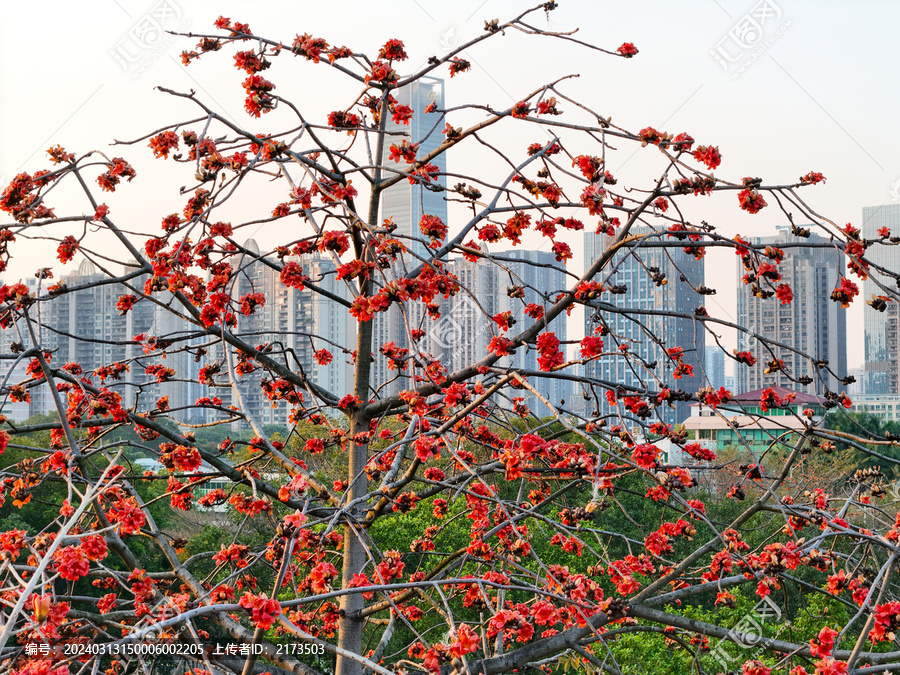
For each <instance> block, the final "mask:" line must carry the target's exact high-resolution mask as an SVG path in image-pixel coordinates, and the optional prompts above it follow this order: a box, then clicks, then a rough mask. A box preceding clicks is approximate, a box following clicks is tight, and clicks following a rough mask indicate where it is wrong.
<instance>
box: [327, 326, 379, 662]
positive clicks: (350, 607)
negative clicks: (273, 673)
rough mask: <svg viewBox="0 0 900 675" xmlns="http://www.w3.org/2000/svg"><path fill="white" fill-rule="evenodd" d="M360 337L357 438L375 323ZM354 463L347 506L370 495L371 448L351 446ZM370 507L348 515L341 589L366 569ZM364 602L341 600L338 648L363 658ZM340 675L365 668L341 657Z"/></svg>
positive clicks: (353, 429)
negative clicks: (365, 521)
mask: <svg viewBox="0 0 900 675" xmlns="http://www.w3.org/2000/svg"><path fill="white" fill-rule="evenodd" d="M358 330H359V332H358V334H357V341H356V344H357V352H356V353H357V364H356V381H355V383H354V388H353V389H354V393H355V394H356V395H357V396H358V397H359V398H360V399H362V402H363V403H362V406H363V410H361V411H358V412H356V413H354V414H353V416H352V418H351V423H350V435H351V436H353V435H355V434H358V433H360V432H363V431H368V429H369V419H368V416H367V414H366V412H365V405H366V403H367V402H368V400H369V391H368V390H369V373H370V370H371V361H370V359H369V358H366V357H368V356H369V354H371V352H372V333H373V327H372V322H371V321H366V322H364V323H361V324H360V325H359V329H358ZM350 447H351V449H350V458H349V459H350V462H349V464H350V465H349V467H348V471H347V476H348V478H349V480H350V481H351V482H350V486H349V488H348V491H347V497H346V499H347V503H349V504H353V503H354V502H356V500H360V499H362V498H363V497H365V495H366V492H367V491H368V478H367V476H366V471H365V469H366V462H367V461H368V454H369V453H368V447H367V446H365V445H359V444H356V443H352V444H351V446H350ZM365 510H366V505H365V503H364V502H360V503H358V504H356V505H354V506H353V507H352V509H350V512H349V513H348V514H347V521H348V522H347V523H346V524H345V525H344V564H343V569H342V570H341V588H348V587H349V585H350V580H351V579H353V575H354V574H359V573H361V572H362V571H363V568H364V567H365V565H366V550H365V548H364V546H363V543H362V541H361V540H360V538H359V534H358V528H355V527H354V521H355V522H361V521H362V516H363V514H365ZM363 606H364V600H363V596H362V593H351V594H348V595H345V596H343V597H342V598H341V602H340V608H341V618H340V620H339V621H338V647H340V648H342V649H345V650H347V651H348V652H350V653H353V654H362V638H363V626H364V624H365V619H363V618H361V617H359V613H360V611H361V610H362V609H363ZM335 672H336V675H361V673H362V672H363V669H362V664H360V663H359V662H357V661H353V660H351V659H347V658H344V657H342V656H338V657H337V668H336V671H335Z"/></svg>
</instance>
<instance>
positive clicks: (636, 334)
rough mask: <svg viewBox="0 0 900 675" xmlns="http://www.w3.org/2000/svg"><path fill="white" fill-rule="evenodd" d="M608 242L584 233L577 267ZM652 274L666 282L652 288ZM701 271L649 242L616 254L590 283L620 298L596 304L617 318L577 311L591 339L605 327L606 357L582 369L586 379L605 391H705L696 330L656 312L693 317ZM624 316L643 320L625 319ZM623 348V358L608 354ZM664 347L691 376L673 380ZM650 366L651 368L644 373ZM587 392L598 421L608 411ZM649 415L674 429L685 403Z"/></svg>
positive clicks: (701, 338)
mask: <svg viewBox="0 0 900 675" xmlns="http://www.w3.org/2000/svg"><path fill="white" fill-rule="evenodd" d="M650 231H651V230H650V229H649V228H647V227H640V228H632V230H631V234H647V233H649V232H650ZM611 242H612V238H611V237H608V236H606V235H598V234H594V233H592V232H587V231H586V232H585V235H584V251H585V267H588V266H590V265H591V264H592V263H593V262H594V261H595V260H596V259H597V257H599V256H600V255H601V254H602V252H603V251H604V250H605V249H606V247H607V246H608V245H609V244H610V243H611ZM652 268H656V271H657V272H658V273H660V274H664V275H665V277H666V281H667V283H665V284H662V285H657V284H656V283H655V282H654V280H653V278H652V277H651V271H652ZM704 269H705V267H704V259H703V258H701V259H700V260H697V259H696V258H695V257H694V256H693V255H690V254H688V253H684V252H683V251H682V250H681V249H680V248H654V247H653V243H652V242H650V243H648V244H647V245H646V246H639V247H637V248H633V247H632V248H625V249H623V250H621V251H619V252H617V253H616V254H615V256H614V257H613V259H612V260H611V262H610V263H609V264H608V265H607V267H606V269H604V270H603V271H601V272H600V274H598V275H597V276H596V277H595V281H602V282H604V283H606V284H607V285H618V286H623V287H624V292H623V293H619V294H611V293H604V295H603V296H602V298H601V299H602V300H603V301H604V302H606V303H610V304H613V305H615V306H616V307H617V308H619V309H620V310H622V311H603V310H602V309H601V310H598V311H596V312H592V311H590V309H586V310H585V327H584V328H585V334H586V335H591V334H593V332H594V329H595V328H596V327H597V325H598V324H599V323H601V322H602V323H603V324H605V325H606V327H607V328H608V329H609V335H608V336H607V337H605V338H604V340H605V342H606V349H605V351H606V352H609V353H611V354H610V355H609V356H604V357H601V358H600V359H597V360H595V361H591V362H590V363H588V364H586V365H585V375H586V377H587V378H588V379H594V378H596V379H599V380H601V381H604V382H607V383H609V384H610V385H611V386H616V385H620V386H623V387H633V388H636V389H638V390H649V391H659V390H660V389H661V388H662V387H663V386H668V387H669V388H672V389H683V390H685V391H688V392H690V393H694V392H696V391H697V390H698V389H700V388H702V387H703V386H704V385H705V384H706V381H705V380H704V378H703V374H702V369H701V364H703V363H704V354H705V339H706V338H705V335H704V331H703V329H702V327H701V326H699V325H698V324H695V323H694V321H693V320H692V319H689V318H677V317H672V316H665V315H663V314H661V313H659V311H660V310H668V311H671V312H677V313H681V314H686V315H691V314H693V312H694V309H696V308H697V307H698V306H699V305H701V304H703V303H702V297H701V296H700V295H698V294H697V293H696V292H695V290H694V289H696V288H697V287H699V286H701V285H703V281H704ZM627 310H642V311H645V312H647V313H640V314H639V313H629V312H628V311H627ZM651 312H652V313H651ZM626 345H627V350H628V352H629V353H630V356H626V355H624V354H623V353H616V352H617V351H619V349H620V347H624V346H626ZM671 347H681V348H682V349H683V350H684V363H685V364H686V365H689V366H691V367H692V368H693V372H694V376H693V377H688V376H684V377H681V378H680V379H676V378H674V376H673V366H672V364H671V362H670V360H669V359H668V357H667V356H666V355H665V350H666V349H669V348H671ZM636 357H637V358H636ZM641 363H643V364H646V365H641ZM654 364H655V365H654ZM651 365H653V366H654V367H652V368H650V367H649V366H651ZM587 393H588V394H591V393H593V395H595V396H597V398H598V405H599V410H600V412H601V414H608V413H611V412H613V409H612V408H611V406H610V405H609V404H608V403H607V401H606V397H605V392H604V391H602V390H600V389H597V390H595V391H594V392H590V391H589V392H587ZM657 414H658V415H659V416H660V417H661V418H662V419H663V420H664V421H665V422H667V423H670V424H672V423H679V422H682V421H683V420H684V419H685V418H687V417H688V416H689V415H690V408H689V406H688V404H687V403H685V402H679V403H676V404H675V407H674V408H670V407H668V406H666V405H664V406H661V407H659V408H658V409H657Z"/></svg>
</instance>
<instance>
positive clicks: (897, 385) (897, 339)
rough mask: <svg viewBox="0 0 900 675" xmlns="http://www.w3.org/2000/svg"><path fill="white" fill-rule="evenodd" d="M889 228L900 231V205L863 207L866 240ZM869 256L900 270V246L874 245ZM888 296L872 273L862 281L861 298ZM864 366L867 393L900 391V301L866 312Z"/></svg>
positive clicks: (886, 281)
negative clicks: (883, 228)
mask: <svg viewBox="0 0 900 675" xmlns="http://www.w3.org/2000/svg"><path fill="white" fill-rule="evenodd" d="M882 227H886V228H888V229H889V230H890V231H891V234H892V235H893V236H897V234H898V233H900V204H897V203H894V204H882V205H881V206H864V207H863V210H862V227H861V228H860V231H861V232H860V234H861V235H862V237H863V238H864V239H869V240H877V239H879V238H880V235H879V234H878V230H880V229H881V228H882ZM866 258H868V259H869V260H871V262H872V263H874V264H875V265H878V266H879V267H883V268H885V269H889V270H898V269H900V247H897V246H871V247H869V248H868V249H867V250H866ZM874 274H875V277H876V278H877V279H878V281H880V282H881V283H882V284H883V285H885V286H886V287H888V288H891V289H893V290H894V291H896V290H897V286H896V282H894V281H892V280H891V279H885V278H884V277H883V276H881V275H879V274H878V273H877V272H874ZM877 295H885V292H884V290H883V289H882V288H881V287H880V286H879V285H878V284H877V283H876V282H875V280H874V279H873V278H872V276H871V275H870V276H869V278H868V279H866V280H865V281H863V282H862V300H863V301H868V300H870V299H871V298H872V296H877ZM863 322H864V331H865V366H864V372H863V387H862V388H863V392H864V393H865V394H867V395H877V394H895V395H896V394H900V303H896V302H888V303H887V304H886V306H885V310H884V311H883V312H878V311H876V310H874V309H872V308H867V309H866V312H865V318H864V320H863Z"/></svg>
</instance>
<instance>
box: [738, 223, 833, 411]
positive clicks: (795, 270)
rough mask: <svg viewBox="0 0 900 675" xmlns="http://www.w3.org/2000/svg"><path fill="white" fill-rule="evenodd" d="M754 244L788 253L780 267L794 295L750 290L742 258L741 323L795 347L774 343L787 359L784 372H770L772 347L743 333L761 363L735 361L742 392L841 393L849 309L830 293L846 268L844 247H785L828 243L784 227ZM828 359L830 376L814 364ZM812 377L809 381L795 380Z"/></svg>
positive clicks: (746, 344) (741, 342)
mask: <svg viewBox="0 0 900 675" xmlns="http://www.w3.org/2000/svg"><path fill="white" fill-rule="evenodd" d="M752 242H753V243H754V244H759V245H763V246H765V245H771V246H775V247H776V248H779V249H782V250H783V251H784V260H783V261H782V262H781V263H780V264H779V265H778V272H779V273H780V274H781V280H780V281H779V282H778V283H787V284H789V285H790V287H791V290H792V291H793V293H794V299H793V300H792V301H791V302H790V303H788V304H786V305H783V304H781V302H780V301H779V300H778V299H777V298H775V297H771V298H766V299H760V298H757V297H756V296H754V295H752V294H751V291H750V287H749V286H747V285H746V284H744V283H743V282H742V281H741V279H742V277H743V276H744V275H745V274H746V271H745V270H744V266H743V265H742V264H741V263H740V260H738V261H737V286H738V291H737V315H738V323H739V324H740V325H741V326H744V327H746V328H747V329H748V330H749V331H751V332H752V333H753V334H755V335H761V336H762V337H763V338H765V339H766V340H771V341H773V342H779V343H782V344H785V345H789V346H790V347H791V349H784V348H781V347H777V346H772V347H771V350H772V351H774V353H775V355H776V357H777V358H778V359H779V360H781V361H784V364H785V370H783V371H775V372H770V373H768V374H767V373H766V372H765V370H766V364H768V363H769V362H770V361H771V360H772V353H771V352H770V351H769V347H767V346H766V345H763V344H762V342H761V341H760V340H758V339H757V338H756V337H755V336H754V335H751V334H748V333H742V334H739V336H738V344H739V347H740V349H742V350H748V351H750V352H751V353H752V354H753V356H754V357H756V360H757V364H756V365H755V366H752V367H747V366H745V365H743V364H736V365H735V376H736V379H737V393H739V394H745V393H747V392H748V391H753V390H755V389H760V388H763V387H770V386H778V387H784V388H786V389H792V390H794V391H800V392H803V393H807V394H814V395H818V396H821V395H823V394H824V393H825V390H826V388H827V389H830V390H832V391H838V392H840V391H842V390H843V385H841V383H840V382H839V380H838V378H843V377H845V376H846V375H847V314H846V312H847V310H846V309H843V308H841V306H840V304H838V303H836V302H834V301H832V300H831V292H832V290H834V287H835V286H836V285H837V280H838V275H839V274H840V273H841V270H842V267H843V266H844V256H843V254H842V252H841V250H840V249H839V248H830V247H824V248H803V249H796V248H784V246H785V244H788V243H801V244H803V243H810V244H824V243H826V240H825V239H824V238H822V237H819V236H817V235H815V234H812V235H810V237H809V238H808V239H801V238H799V237H795V236H793V235H792V234H791V233H790V232H789V231H788V230H781V231H780V232H779V233H778V235H777V236H775V237H754V238H753V239H752ZM813 360H815V361H819V360H823V361H828V365H829V367H830V368H831V370H832V371H834V372H835V373H837V375H838V377H835V376H834V375H831V374H830V373H829V372H828V371H827V370H825V369H824V368H818V367H817V366H816V364H815V363H814V362H813ZM800 377H809V378H812V382H811V383H810V384H809V385H806V386H804V385H801V384H799V383H797V382H796V381H795V380H796V379H797V378H800Z"/></svg>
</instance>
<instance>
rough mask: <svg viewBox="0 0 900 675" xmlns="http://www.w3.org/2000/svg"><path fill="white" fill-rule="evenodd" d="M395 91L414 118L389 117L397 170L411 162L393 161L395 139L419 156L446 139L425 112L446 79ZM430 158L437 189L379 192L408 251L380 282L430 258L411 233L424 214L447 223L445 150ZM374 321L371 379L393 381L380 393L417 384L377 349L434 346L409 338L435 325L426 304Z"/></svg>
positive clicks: (384, 214)
mask: <svg viewBox="0 0 900 675" xmlns="http://www.w3.org/2000/svg"><path fill="white" fill-rule="evenodd" d="M393 96H394V98H395V99H397V102H398V103H399V104H402V105H407V106H409V107H410V108H412V111H413V117H412V120H410V122H409V124H398V123H396V122H394V121H393V119H390V118H389V119H388V120H387V124H386V126H385V131H386V134H385V137H384V141H383V143H384V164H385V166H387V167H388V168H393V169H395V170H396V171H405V170H406V169H407V167H408V166H409V165H408V164H406V162H404V161H401V162H391V161H390V159H389V153H388V151H387V148H388V147H389V146H390V145H391V144H392V143H393V144H397V145H400V143H401V141H403V140H404V139H405V140H408V141H409V142H410V143H419V149H418V152H417V156H418V157H420V158H421V157H424V156H425V155H427V154H428V153H429V152H431V151H433V150H435V149H436V148H437V147H438V146H440V145H441V143H443V141H444V136H443V135H442V134H441V131H442V130H443V125H442V123H441V120H442V118H441V114H440V113H438V112H431V113H426V112H425V109H426V108H427V107H428V106H429V105H430V104H431V103H434V104H435V105H436V107H437V108H439V109H443V107H444V81H443V80H441V79H438V78H433V77H423V78H420V79H419V80H417V81H416V82H413V83H411V84H409V85H407V86H405V87H403V88H401V89H398V90H396V91H395V92H393ZM431 163H432V164H434V165H435V166H437V167H438V169H439V171H440V175H439V176H438V177H437V178H436V179H435V180H433V181H432V183H431V184H432V185H434V186H437V187H439V188H441V189H440V190H439V191H433V190H429V189H428V188H426V187H425V186H424V185H422V184H419V183H416V184H411V183H410V182H409V180H407V179H406V178H404V179H403V180H401V181H399V182H397V183H395V184H394V185H392V186H391V187H389V188H388V189H387V190H385V191H384V192H383V193H382V195H381V218H382V219H387V218H391V219H392V220H393V222H394V225H395V226H396V229H395V230H394V236H395V237H397V238H398V239H400V240H401V241H402V242H403V244H404V246H406V247H407V249H409V252H410V253H409V254H407V255H404V256H401V257H400V261H399V262H398V264H397V267H396V269H394V270H385V271H384V273H385V277H386V278H382V279H378V281H379V282H380V283H387V282H390V281H393V280H394V279H395V278H398V277H400V276H403V275H404V274H405V273H406V272H407V271H409V270H411V269H414V268H416V267H417V266H418V265H419V264H420V263H421V259H423V258H424V259H427V257H428V251H429V249H428V248H427V247H426V246H425V245H424V244H423V243H421V242H419V241H413V240H412V238H418V239H422V238H423V235H422V233H421V231H420V230H419V221H420V220H421V218H422V216H423V215H426V214H427V215H432V216H437V217H439V218H440V219H441V220H442V221H443V222H444V223H445V224H446V223H447V202H446V201H445V196H446V192H445V191H444V190H446V188H447V178H446V176H445V175H444V174H445V173H446V171H447V160H446V157H445V156H444V155H441V156H440V157H437V158H435V159H434V160H432V161H431ZM389 174H390V172H386V173H385V175H389ZM373 321H374V331H375V334H374V344H373V345H372V347H373V351H374V352H375V362H374V363H373V364H372V380H371V381H372V382H373V384H374V385H375V386H376V387H378V386H381V385H383V384H384V383H387V382H389V384H388V385H387V386H385V387H383V388H382V389H381V391H380V392H379V393H380V394H381V395H390V394H396V393H398V392H399V391H401V390H403V389H411V388H413V382H412V381H411V380H410V375H411V373H410V372H409V370H406V371H402V372H399V373H398V372H397V371H394V370H390V369H389V368H388V360H387V359H386V358H384V357H383V356H382V355H381V354H380V353H379V350H380V349H381V347H382V345H384V344H385V343H388V342H393V343H394V344H396V345H397V347H399V348H401V349H409V350H410V352H417V351H421V350H426V351H427V350H428V348H429V346H433V345H431V343H430V341H429V340H424V341H421V342H419V343H413V342H412V340H410V331H411V330H415V329H420V330H424V331H425V332H426V333H429V332H430V331H431V329H432V320H431V319H430V318H429V317H428V316H427V315H426V313H425V308H424V306H423V305H422V304H421V303H418V302H414V303H406V304H405V305H403V307H402V308H401V307H400V306H398V305H396V304H394V305H392V306H391V307H390V309H389V310H388V311H387V312H382V313H379V314H377V315H376V316H375V317H374V319H373ZM431 355H432V356H434V357H436V358H440V357H441V353H440V352H438V353H437V354H431Z"/></svg>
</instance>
